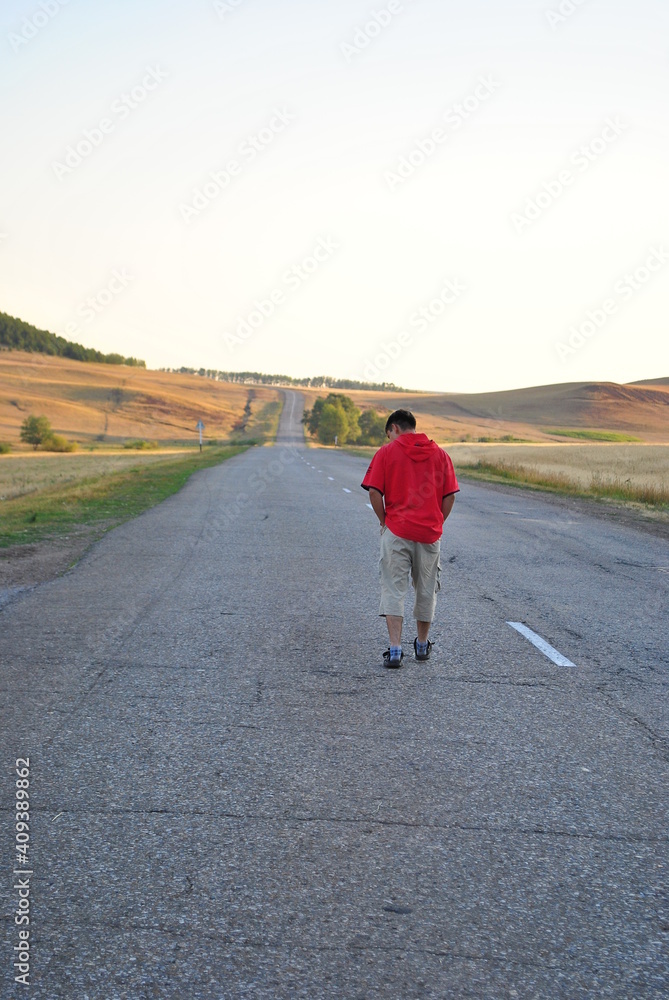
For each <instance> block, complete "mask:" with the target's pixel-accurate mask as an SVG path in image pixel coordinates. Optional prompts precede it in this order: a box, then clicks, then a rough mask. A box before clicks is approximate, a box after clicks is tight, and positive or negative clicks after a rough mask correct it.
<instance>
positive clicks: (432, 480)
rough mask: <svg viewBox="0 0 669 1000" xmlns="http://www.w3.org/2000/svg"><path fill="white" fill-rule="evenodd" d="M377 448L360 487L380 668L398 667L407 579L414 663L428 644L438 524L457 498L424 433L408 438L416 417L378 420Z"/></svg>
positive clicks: (442, 458)
mask: <svg viewBox="0 0 669 1000" xmlns="http://www.w3.org/2000/svg"><path fill="white" fill-rule="evenodd" d="M386 437H387V438H388V440H389V444H385V445H384V446H383V447H382V448H380V449H379V451H377V453H376V455H374V457H373V459H372V461H371V463H370V466H369V468H368V469H367V473H366V475H365V478H364V479H363V481H362V484H361V485H362V488H363V489H365V490H367V491H368V492H369V500H370V503H371V505H372V508H373V510H374V513H375V514H376V516H377V517H378V519H379V521H380V523H381V559H380V568H381V606H380V609H379V614H380V615H381V616H382V617H385V619H386V624H387V626H388V635H389V637H390V648H389V649H388V650H386V652H385V653H384V654H383V663H384V666H386V667H401V666H402V659H403V658H404V653H403V652H402V623H403V620H404V600H405V598H406V595H407V591H408V589H409V574H411V579H412V581H413V585H414V589H415V592H416V600H415V604H414V618H415V619H416V629H417V632H418V635H417V636H416V638H415V639H414V643H413V645H414V653H415V656H416V659H417V660H427V659H429V656H430V650H431V649H432V643H431V642H430V641H429V639H428V634H429V631H430V625H431V623H432V619H433V618H434V610H435V606H436V603H437V591H438V590H439V587H440V582H439V576H440V572H441V567H440V565H439V550H440V547H441V535H442V532H443V525H444V521H445V520H446V518H447V517H448V515H449V514H450V513H451V511H452V509H453V503H454V502H455V494H456V493H458V492H459V487H458V481H457V479H456V478H455V471H454V469H453V463H452V462H451V460H450V458H449V456H448V455H447V454H446V452H445V451H444V450H443V449H442V448H440V447H439V445H438V444H436V443H435V442H434V441H431V440H430V439H429V438H428V437H427V435H426V434H417V433H416V418H415V417H414V415H413V413H410V412H409V411H408V410H395V411H394V412H393V413H391V414H390V416H389V417H388V420H387V421H386Z"/></svg>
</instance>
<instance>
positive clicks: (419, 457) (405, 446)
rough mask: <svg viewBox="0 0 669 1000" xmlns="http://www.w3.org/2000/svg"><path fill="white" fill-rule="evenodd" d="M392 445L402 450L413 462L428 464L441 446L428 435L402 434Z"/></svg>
mask: <svg viewBox="0 0 669 1000" xmlns="http://www.w3.org/2000/svg"><path fill="white" fill-rule="evenodd" d="M391 444H392V445H393V446H394V447H396V448H401V449H402V450H403V451H404V453H405V454H406V455H407V456H408V457H409V458H410V459H411V460H412V462H426V461H427V460H428V458H430V457H431V456H432V455H434V453H435V451H439V445H438V444H437V443H436V441H431V440H430V438H429V437H428V436H427V434H410V433H409V434H400V436H399V437H396V438H395V440H394V441H392V442H391Z"/></svg>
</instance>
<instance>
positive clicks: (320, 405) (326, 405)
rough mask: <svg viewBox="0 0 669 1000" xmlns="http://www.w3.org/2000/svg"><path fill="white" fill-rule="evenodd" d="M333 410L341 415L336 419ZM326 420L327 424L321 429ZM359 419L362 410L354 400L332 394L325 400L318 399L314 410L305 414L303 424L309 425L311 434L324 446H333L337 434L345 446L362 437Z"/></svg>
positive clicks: (339, 440)
mask: <svg viewBox="0 0 669 1000" xmlns="http://www.w3.org/2000/svg"><path fill="white" fill-rule="evenodd" d="M333 409H334V410H336V411H337V412H338V413H339V416H338V417H337V418H336V419H335V417H334V415H333V414H332V412H331V411H332V410H333ZM326 413H327V416H326ZM324 418H325V422H326V423H325V426H324V427H323V428H321V425H322V423H323V419H324ZM359 419H360V410H359V409H358V407H357V406H356V405H355V403H354V402H353V400H352V399H350V398H349V397H348V396H342V395H341V393H338V392H331V393H329V395H328V396H326V397H325V398H323V397H322V396H319V397H318V399H317V400H316V401H315V403H314V405H313V407H312V409H311V410H307V412H306V413H305V414H304V417H303V418H302V422H303V423H305V424H306V425H307V428H308V430H309V433H310V434H312V435H314V434H315V435H317V436H318V439H319V441H321V442H322V443H323V444H333V443H334V438H335V434H336V435H337V439H338V443H339V444H344V442H345V441H355V440H356V439H357V438H358V436H359V435H360V425H359V423H358V420H359Z"/></svg>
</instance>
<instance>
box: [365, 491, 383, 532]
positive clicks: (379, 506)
mask: <svg viewBox="0 0 669 1000" xmlns="http://www.w3.org/2000/svg"><path fill="white" fill-rule="evenodd" d="M369 502H370V503H371V505H372V510H373V511H374V513H375V514H376V516H377V517H378V519H379V522H380V524H381V527H382V528H383V527H385V524H386V509H385V507H384V506H383V494H382V493H379V491H378V490H375V489H374V487H373V486H370V488H369Z"/></svg>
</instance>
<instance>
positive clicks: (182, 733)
mask: <svg viewBox="0 0 669 1000" xmlns="http://www.w3.org/2000/svg"><path fill="white" fill-rule="evenodd" d="M300 412H301V408H300V406H299V397H298V395H297V394H290V393H289V394H288V400H287V405H286V407H285V408H284V414H283V417H282V422H281V428H280V436H279V441H278V443H277V445H276V446H275V447H273V448H256V449H252V450H251V451H249V452H247V453H245V454H244V455H240V456H237V457H236V458H234V459H232V460H230V461H229V462H227V463H225V464H224V465H222V466H220V467H217V468H213V469H208V470H205V471H203V472H201V473H198V474H197V475H196V476H195V477H193V478H192V479H191V480H190V482H189V483H188V485H187V486H186V487H185V488H184V490H183V491H182V492H181V493H179V494H178V495H176V496H174V497H172V498H171V499H169V500H168V501H166V502H165V503H163V504H161V505H160V506H159V507H157V508H154V509H153V510H151V511H149V512H147V513H146V514H144V515H142V516H141V517H139V518H137V519H136V520H134V521H131V522H129V523H127V524H125V525H123V526H122V527H120V528H117V529H116V530H115V531H113V532H111V533H110V534H108V535H107V536H106V537H105V538H104V539H103V540H102V541H101V542H99V543H98V544H96V545H95V546H94V548H93V549H92V550H91V551H90V552H89V553H88V555H87V556H86V557H85V558H84V559H83V561H82V562H81V563H80V564H79V565H78V566H77V567H76V568H75V569H74V570H72V571H70V572H69V573H67V574H66V575H65V576H63V577H62V578H60V579H58V580H55V581H53V582H52V583H49V584H45V585H43V586H41V587H38V588H36V589H35V590H33V591H32V592H30V593H27V594H23V595H21V596H20V597H19V598H17V599H16V600H15V601H14V602H13V603H11V604H9V605H8V606H7V607H5V609H4V610H3V611H2V612H1V613H0V656H1V659H2V669H1V671H0V683H1V685H2V691H1V696H2V718H3V720H4V725H3V726H2V736H1V742H2V751H3V754H2V761H3V768H2V774H3V780H2V786H1V788H0V806H1V809H2V840H1V843H2V857H3V865H4V869H3V870H4V872H5V875H4V878H3V899H4V905H3V940H4V946H3V948H2V951H1V956H2V958H1V961H2V963H3V965H2V969H0V996H2V997H3V998H5V997H7V998H9V997H12V998H13V997H30V998H33V997H35V998H63V1000H65V998H67V1000H85V998H88V1000H117V998H124V1000H126V998H127V1000H144V998H147V1000H148V998H174V1000H177V998H179V1000H199V998H207V1000H222V998H225V1000H238V998H253V1000H256V998H257V1000H270V998H271V1000H274V998H277V1000H298V998H300V1000H301V998H304V1000H319V998H326V997H327V998H344V1000H348V998H351V1000H363V998H365V1000H385V998H388V1000H390V998H392V1000H418V998H471V1000H502V998H514V997H518V998H521V1000H525V998H542V1000H543V998H545V1000H562V998H564V1000H580V998H586V997H593V998H598V1000H599V998H621V1000H622V998H625V1000H645V998H655V1000H660V998H663V1000H665V998H666V997H667V995H668V994H669V960H668V944H669V906H668V904H667V897H666V864H667V857H668V851H667V845H668V843H669V836H668V827H667V817H666V803H667V782H666V778H667V757H668V754H667V737H668V735H669V733H668V729H669V725H668V713H667V701H666V697H667V686H668V674H669V654H668V651H667V585H668V584H669V543H667V542H666V541H663V540H661V539H656V538H653V537H652V536H650V535H648V534H644V533H641V532H639V531H635V530H633V529H631V528H628V527H622V526H616V525H615V524H610V523H608V522H605V521H602V520H601V519H597V518H592V517H590V516H588V515H587V513H584V512H583V510H582V508H580V507H578V506H576V505H575V506H573V507H572V506H570V505H569V504H566V503H560V504H558V503H554V502H552V501H551V500H550V499H547V498H545V497H542V496H540V495H536V494H527V493H523V492H520V491H519V492H517V493H511V492H509V491H506V492H499V491H497V490H494V489H492V488H485V487H482V486H479V485H470V484H464V488H463V490H462V492H461V494H460V495H459V496H458V498H457V500H456V504H455V510H454V512H453V515H452V517H451V519H450V520H449V521H448V523H447V530H446V533H445V536H444V542H443V548H442V565H443V576H442V580H443V586H442V593H441V595H440V601H439V605H438V610H437V620H436V622H435V625H434V628H433V634H432V638H434V639H435V640H436V645H435V649H434V653H433V658H432V659H431V660H430V661H429V662H428V663H424V664H418V663H416V662H414V661H413V659H412V657H411V656H410V655H409V650H410V647H411V643H412V641H413V637H414V634H415V633H414V631H413V626H412V624H411V623H409V625H408V631H407V632H406V633H405V637H404V639H405V643H404V645H405V651H406V653H407V655H406V659H405V667H404V668H403V669H402V670H401V671H387V670H384V668H383V667H382V665H381V653H382V651H383V649H385V648H386V646H387V636H386V633H385V625H384V623H383V620H382V619H380V618H379V617H378V614H377V612H378V584H377V572H378V571H377V558H378V538H379V532H378V527H377V523H376V520H375V518H374V515H373V514H372V511H371V510H370V509H369V507H368V506H367V496H366V494H365V493H364V492H363V491H362V490H361V489H360V488H359V483H360V481H361V479H362V476H363V474H364V471H365V468H366V462H365V461H364V460H361V459H357V458H354V457H351V456H348V455H345V454H342V453H340V452H332V451H321V450H313V449H309V450H308V449H305V448H304V446H303V443H302V435H301V430H300V426H299V423H298V421H297V416H298V414H299V413H300ZM291 417H292V419H291ZM509 621H514V622H525V623H526V624H527V625H528V626H529V627H530V628H531V629H532V630H534V631H535V632H536V633H538V634H539V635H540V636H542V637H543V639H545V640H546V641H547V642H549V643H550V644H551V645H552V646H554V647H555V648H556V649H557V650H559V651H560V653H562V654H563V655H564V656H565V657H567V658H568V659H569V660H571V661H572V662H573V664H575V665H574V666H572V667H564V666H557V665H555V664H554V663H553V662H551V660H549V659H548V658H547V657H546V656H545V655H544V654H543V653H542V652H540V651H539V649H537V648H536V647H535V646H534V645H532V644H531V643H530V642H528V641H527V639H525V638H524V637H523V636H522V635H520V634H519V633H518V632H517V631H515V630H514V629H512V628H511V627H510V626H509V625H508V624H507V622H509ZM26 757H28V758H29V759H30V776H29V780H30V787H29V794H30V805H31V820H30V854H29V860H30V865H31V867H30V868H29V869H28V870H29V871H32V873H33V874H32V875H30V876H29V877H27V878H28V887H29V895H28V896H26V893H25V892H24V893H23V896H24V898H27V904H26V902H20V898H21V896H20V893H19V889H18V888H12V887H13V886H16V885H17V882H16V881H12V878H13V876H12V874H11V873H12V871H13V866H15V826H14V809H13V804H14V796H15V794H16V791H15V771H14V765H15V760H16V759H17V758H26ZM20 798H21V799H23V798H24V797H23V796H21V797H20ZM15 867H18V866H15ZM23 878H24V881H25V879H26V876H24V877H23ZM16 879H18V880H19V881H20V879H21V876H16ZM26 905H28V906H29V916H30V921H31V922H30V932H31V937H30V954H31V959H30V983H31V985H30V986H28V987H25V986H21V985H19V984H15V983H14V981H13V979H14V970H13V968H12V962H13V958H12V956H13V954H14V953H13V951H12V949H13V948H14V946H15V945H17V944H18V931H19V929H20V927H19V926H17V925H16V924H15V922H14V914H15V913H16V912H19V913H22V912H25V907H26Z"/></svg>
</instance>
